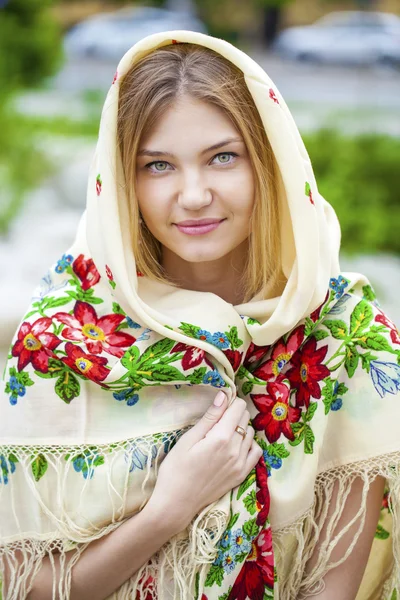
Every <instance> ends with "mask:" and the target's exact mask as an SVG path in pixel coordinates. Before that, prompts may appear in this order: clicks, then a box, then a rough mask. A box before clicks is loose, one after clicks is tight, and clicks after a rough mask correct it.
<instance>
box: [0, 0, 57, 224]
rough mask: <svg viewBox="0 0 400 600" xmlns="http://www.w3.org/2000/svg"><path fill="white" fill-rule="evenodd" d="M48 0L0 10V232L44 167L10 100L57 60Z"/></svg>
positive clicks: (14, 1)
mask: <svg viewBox="0 0 400 600" xmlns="http://www.w3.org/2000/svg"><path fill="white" fill-rule="evenodd" d="M51 4H52V0H10V1H9V2H8V3H7V4H6V5H5V6H3V7H2V8H1V10H0V131H1V134H2V135H1V142H0V177H1V192H0V194H1V196H0V233H4V232H5V231H6V229H7V226H8V223H9V222H10V220H11V219H12V217H13V216H14V215H15V214H17V212H18V210H19V209H20V207H21V205H22V203H23V200H24V196H25V194H26V192H27V191H28V190H29V189H31V188H32V187H34V186H35V185H36V184H37V183H38V182H39V181H40V179H41V177H43V175H44V173H45V172H48V169H49V162H48V161H47V160H46V158H45V156H44V153H43V152H42V151H41V150H40V149H39V148H38V146H37V143H36V138H35V127H34V125H33V124H32V123H30V121H29V119H27V118H22V117H21V115H20V114H18V113H17V112H16V111H15V109H14V107H13V100H14V98H15V97H16V95H17V94H18V93H19V92H21V90H23V89H26V88H37V87H40V85H41V84H42V82H43V81H44V80H45V78H46V77H49V76H50V75H53V74H54V73H55V72H56V70H57V69H58V68H59V66H60V64H61V61H62V46H61V35H60V30H59V26H58V25H57V24H56V22H55V21H54V19H53V17H52V16H51V13H50V11H49V8H50V6H51Z"/></svg>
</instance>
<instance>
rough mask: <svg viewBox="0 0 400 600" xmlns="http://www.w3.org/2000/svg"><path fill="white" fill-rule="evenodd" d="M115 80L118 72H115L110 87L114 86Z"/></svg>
mask: <svg viewBox="0 0 400 600" xmlns="http://www.w3.org/2000/svg"><path fill="white" fill-rule="evenodd" d="M117 79H118V71H115V73H114V77H113V80H112V84H111V85H114V83H115V82H116V81H117Z"/></svg>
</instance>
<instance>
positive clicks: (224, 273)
mask: <svg viewBox="0 0 400 600" xmlns="http://www.w3.org/2000/svg"><path fill="white" fill-rule="evenodd" d="M247 250H248V242H247V240H246V241H245V242H243V244H241V245H240V246H239V247H238V248H235V250H234V251H233V252H231V253H230V254H228V255H227V256H223V257H222V258H219V259H218V260H215V261H207V262H199V263H193V262H187V261H185V260H184V259H183V258H181V257H180V256H178V255H176V254H174V253H173V252H170V251H169V250H168V248H163V256H162V264H163V267H164V269H165V271H166V274H167V276H168V277H169V278H170V279H172V281H173V282H174V283H175V284H176V285H178V286H179V287H181V288H184V289H186V290H192V291H197V292H211V293H213V294H216V295H217V296H220V298H222V299H223V300H225V301H226V302H229V303H230V304H233V305H236V304H241V303H242V302H243V300H244V294H243V290H242V286H241V276H242V273H243V272H244V269H245V268H246V256H247Z"/></svg>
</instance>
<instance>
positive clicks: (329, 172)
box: [303, 130, 400, 254]
mask: <svg viewBox="0 0 400 600" xmlns="http://www.w3.org/2000/svg"><path fill="white" fill-rule="evenodd" d="M303 139H304V143H305V145H306V147H307V150H308V152H309V155H310V158H311V162H312V164H313V168H314V172H315V176H316V179H317V184H318V189H319V191H320V193H321V194H322V195H323V196H324V198H326V200H328V202H330V203H331V204H332V206H333V207H334V208H335V210H336V213H337V215H338V218H339V221H340V225H341V229H342V249H343V250H344V251H346V252H348V253H354V252H357V253H363V252H365V253H374V252H392V253H395V254H400V236H399V235H398V231H399V228H400V202H399V189H400V169H399V156H400V140H399V139H398V138H392V137H389V136H385V135H376V134H369V135H366V134H364V135H359V136H355V137H348V136H345V135H342V134H340V133H338V132H336V131H331V130H320V131H318V132H316V133H313V134H307V135H303Z"/></svg>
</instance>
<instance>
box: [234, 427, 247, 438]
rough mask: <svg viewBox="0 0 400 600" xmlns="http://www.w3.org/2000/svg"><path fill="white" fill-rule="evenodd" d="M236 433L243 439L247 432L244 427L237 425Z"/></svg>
mask: <svg viewBox="0 0 400 600" xmlns="http://www.w3.org/2000/svg"><path fill="white" fill-rule="evenodd" d="M235 431H237V432H238V433H239V434H240V435H241V436H242V438H243V439H244V438H245V437H246V434H247V431H246V430H245V429H243V427H241V426H240V425H237V427H235Z"/></svg>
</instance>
